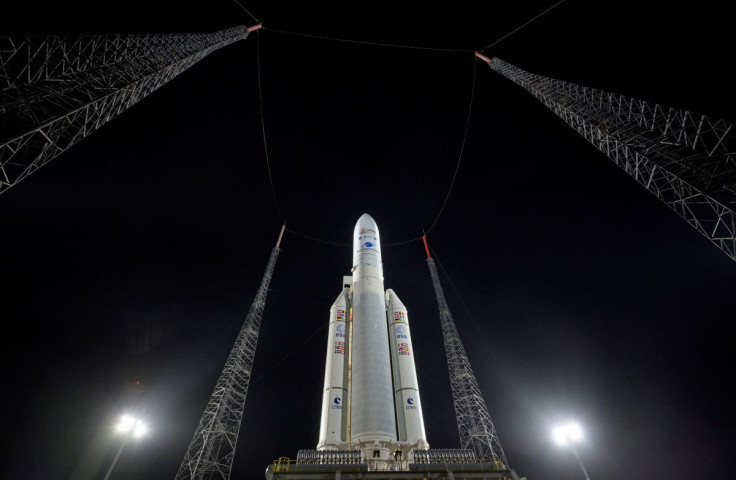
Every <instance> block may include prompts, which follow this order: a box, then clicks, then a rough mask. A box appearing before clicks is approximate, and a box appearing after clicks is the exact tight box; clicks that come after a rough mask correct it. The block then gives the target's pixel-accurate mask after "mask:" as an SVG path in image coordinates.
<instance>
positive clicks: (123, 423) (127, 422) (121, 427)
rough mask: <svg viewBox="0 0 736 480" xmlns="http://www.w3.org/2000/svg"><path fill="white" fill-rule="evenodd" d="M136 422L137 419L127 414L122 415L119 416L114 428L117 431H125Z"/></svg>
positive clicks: (130, 428)
mask: <svg viewBox="0 0 736 480" xmlns="http://www.w3.org/2000/svg"><path fill="white" fill-rule="evenodd" d="M136 423H137V421H136V419H135V418H133V417H130V416H128V415H123V416H122V417H120V421H119V422H118V424H117V426H116V427H115V429H116V430H117V431H118V432H121V433H127V432H130V431H131V430H133V428H135V425H136Z"/></svg>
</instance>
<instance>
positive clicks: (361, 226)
mask: <svg viewBox="0 0 736 480" xmlns="http://www.w3.org/2000/svg"><path fill="white" fill-rule="evenodd" d="M343 287H344V288H343V291H342V292H341V293H340V295H339V296H338V297H337V300H335V303H333V305H332V308H331V309H330V324H329V333H328V341H327V359H326V362H325V383H324V392H323V397H322V421H321V425H320V434H319V443H318V445H317V448H318V449H320V450H335V449H338V450H342V449H351V450H353V449H360V450H362V451H363V454H364V456H365V458H367V459H376V460H378V461H386V460H389V459H390V458H392V457H393V458H396V455H397V453H399V452H401V454H402V455H403V458H404V459H409V458H410V456H411V452H412V451H413V450H414V449H427V448H429V445H428V444H427V439H426V434H425V431H424V418H423V417H422V403H421V400H420V396H419V386H418V384H417V374H416V367H415V366H414V348H413V345H412V342H411V333H410V331H409V314H408V312H407V310H406V307H405V306H404V304H403V303H402V302H401V300H399V297H398V296H397V295H396V293H394V291H393V290H384V286H383V264H382V261H381V236H380V234H379V232H378V226H377V225H376V222H375V221H374V220H373V218H371V216H370V215H368V214H367V213H366V214H363V216H361V217H360V219H358V223H357V224H356V225H355V231H354V233H353V268H352V277H343Z"/></svg>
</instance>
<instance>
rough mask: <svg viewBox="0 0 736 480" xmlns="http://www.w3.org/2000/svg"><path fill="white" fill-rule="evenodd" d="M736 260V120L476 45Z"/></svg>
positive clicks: (495, 67) (494, 66)
mask: <svg viewBox="0 0 736 480" xmlns="http://www.w3.org/2000/svg"><path fill="white" fill-rule="evenodd" d="M476 56H477V57H478V58H480V59H481V60H483V61H485V62H487V63H488V66H489V67H491V69H492V70H494V71H496V72H498V73H500V74H501V75H503V76H504V77H506V78H507V79H509V80H511V81H512V82H514V83H516V84H518V85H520V86H521V87H522V88H524V89H525V90H527V91H528V92H529V93H531V94H532V95H534V96H535V97H536V98H537V99H538V100H540V101H541V102H542V103H543V104H544V105H546V106H547V107H548V108H549V109H550V110H552V111H553V112H554V113H555V114H556V115H557V116H559V117H560V118H561V119H562V120H563V121H564V122H565V123H567V124H568V125H569V126H571V127H572V128H573V129H575V130H576V131H577V132H578V133H579V134H580V135H582V136H583V137H584V138H585V139H586V140H588V141H589V142H590V143H592V144H593V145H594V146H595V147H596V148H598V149H599V150H600V151H601V152H603V153H604V154H605V155H606V156H607V157H608V158H610V159H611V160H612V161H613V162H614V163H616V165H618V166H619V167H621V168H623V169H624V171H625V172H626V173H628V174H629V175H630V176H632V177H633V178H634V179H635V180H636V181H638V182H639V183H640V184H641V185H643V186H644V188H646V189H647V190H649V192H651V193H652V194H654V195H655V196H656V197H657V198H659V199H660V200H662V201H663V202H664V203H665V204H666V205H667V206H668V207H670V208H671V209H672V210H674V211H675V212H677V214H678V215H680V216H681V217H682V218H684V219H685V220H686V221H687V222H688V223H689V224H690V225H691V226H693V227H694V228H695V229H696V230H697V231H699V232H700V233H701V234H703V235H705V236H706V237H707V238H708V239H709V240H710V241H711V242H713V243H714V244H715V245H716V246H717V247H718V248H720V249H721V250H723V251H724V252H725V253H726V255H728V256H729V257H731V259H732V260H736V140H735V137H736V131H735V130H736V129H734V125H733V123H730V122H725V121H723V120H718V119H712V118H709V117H707V116H705V115H702V114H699V113H693V112H688V111H686V110H678V109H675V108H672V107H665V106H662V105H657V104H655V103H650V102H647V101H644V100H637V99H635V98H631V97H626V96H623V95H618V94H614V93H609V92H604V91H602V90H597V89H594V88H589V87H583V86H581V85H576V84H574V83H569V82H564V81H561V80H555V79H553V78H547V77H543V76H541V75H536V74H534V73H529V72H526V71H524V70H522V69H520V68H518V67H515V66H514V65H511V64H510V63H507V62H504V61H503V60H500V59H498V58H488V57H486V56H484V55H482V54H480V53H477V52H476Z"/></svg>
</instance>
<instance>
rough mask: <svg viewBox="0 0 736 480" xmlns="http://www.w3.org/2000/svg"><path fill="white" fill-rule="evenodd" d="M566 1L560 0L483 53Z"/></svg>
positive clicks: (489, 46)
mask: <svg viewBox="0 0 736 480" xmlns="http://www.w3.org/2000/svg"><path fill="white" fill-rule="evenodd" d="M564 1H565V0H560V1H559V2H557V3H555V4H554V5H552V6H551V7H549V8H548V9H547V10H545V11H543V12H542V13H540V14H539V15H537V16H536V17H534V18H532V19H531V20H529V21H528V22H526V23H525V24H523V25H521V26H520V27H518V28H516V29H515V30H512V31H511V32H509V33H507V34H506V35H504V36H503V37H501V38H499V39H498V40H496V41H495V42H493V43H492V44H490V45H488V46H487V47H486V48H484V49H483V50H481V52H482V51H485V50H488V49H489V48H491V47H492V46H494V45H496V44H497V43H500V42H501V41H502V40H504V39H505V38H507V37H510V36H511V35H513V34H514V33H516V32H518V31H519V30H521V29H522V28H524V27H526V26H527V25H529V24H530V23H532V22H533V21H534V20H536V19H538V18H539V17H541V16H542V15H544V14H545V13H547V12H549V11H550V10H552V9H553V8H555V7H556V6H557V5H559V4H561V3H562V2H564Z"/></svg>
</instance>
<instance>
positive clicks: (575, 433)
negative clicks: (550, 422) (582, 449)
mask: <svg viewBox="0 0 736 480" xmlns="http://www.w3.org/2000/svg"><path fill="white" fill-rule="evenodd" d="M552 438H554V440H555V443H557V444H558V445H567V443H568V442H577V441H579V440H581V439H582V438H583V431H582V429H581V428H580V426H579V425H578V424H577V423H569V424H567V425H565V426H562V427H557V428H555V429H554V431H553V432H552Z"/></svg>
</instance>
